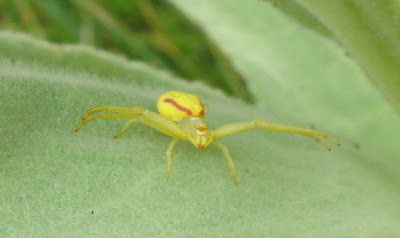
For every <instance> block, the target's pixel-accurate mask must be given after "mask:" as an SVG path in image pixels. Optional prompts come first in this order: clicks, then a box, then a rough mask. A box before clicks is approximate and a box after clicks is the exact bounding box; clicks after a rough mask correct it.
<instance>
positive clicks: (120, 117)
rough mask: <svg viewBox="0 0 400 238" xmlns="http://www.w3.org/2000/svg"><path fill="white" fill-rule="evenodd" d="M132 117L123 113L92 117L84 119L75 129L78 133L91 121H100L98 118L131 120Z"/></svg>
mask: <svg viewBox="0 0 400 238" xmlns="http://www.w3.org/2000/svg"><path fill="white" fill-rule="evenodd" d="M131 117H132V115H129V114H121V113H102V114H98V115H94V116H90V117H84V118H83V119H82V121H81V123H79V125H78V126H77V127H76V128H75V131H76V132H78V131H79V130H80V129H81V127H82V126H83V125H85V124H86V123H88V122H89V121H91V120H94V119H98V118H104V119H129V118H131Z"/></svg>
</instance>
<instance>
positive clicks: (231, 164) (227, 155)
mask: <svg viewBox="0 0 400 238" xmlns="http://www.w3.org/2000/svg"><path fill="white" fill-rule="evenodd" d="M213 143H214V144H215V145H216V146H218V147H219V148H220V149H221V150H222V152H223V153H224V156H225V158H226V161H227V162H228V165H229V167H230V168H231V171H232V177H233V180H234V181H235V185H236V186H237V185H238V184H239V183H238V180H237V177H236V169H235V164H234V163H233V160H232V157H231V155H230V154H229V150H228V148H227V147H226V146H225V145H224V144H222V143H221V142H220V141H218V140H214V141H213Z"/></svg>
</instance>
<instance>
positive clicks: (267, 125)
mask: <svg viewBox="0 0 400 238" xmlns="http://www.w3.org/2000/svg"><path fill="white" fill-rule="evenodd" d="M253 128H258V129H262V130H269V131H279V132H285V133H295V134H300V135H303V136H307V137H310V138H312V139H313V140H315V141H317V142H320V143H321V144H322V145H323V146H324V147H325V148H326V149H328V150H331V148H330V147H329V146H328V145H327V144H326V143H325V142H323V141H321V140H320V139H319V138H318V137H317V136H321V137H323V138H325V139H328V140H330V141H332V142H333V143H334V144H336V145H340V144H339V142H337V141H336V140H335V139H333V138H332V137H330V136H328V135H327V134H325V133H322V132H319V131H315V130H309V129H304V128H299V127H293V126H286V125H282V124H276V123H272V122H268V121H265V120H262V119H256V120H253V121H249V122H235V123H230V124H226V125H223V126H221V127H218V128H217V129H216V130H214V138H219V137H223V136H227V135H231V134H235V133H239V132H243V131H248V130H250V129H253Z"/></svg>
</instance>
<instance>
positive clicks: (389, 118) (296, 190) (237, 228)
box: [0, 1, 400, 237]
mask: <svg viewBox="0 0 400 238" xmlns="http://www.w3.org/2000/svg"><path fill="white" fill-rule="evenodd" d="M176 3H177V4H178V2H177V1H176ZM190 3H191V4H192V6H190V7H189V6H186V5H185V4H190ZM180 4H181V5H179V6H180V7H181V8H182V9H185V12H187V13H188V14H189V13H190V14H192V16H193V17H194V19H196V21H198V22H199V25H201V26H202V27H204V28H205V29H207V32H208V33H209V34H210V36H211V37H212V38H213V39H214V40H215V41H216V42H217V43H218V44H219V45H221V47H222V48H223V50H225V52H226V53H227V54H228V56H229V57H230V58H231V59H232V60H233V62H234V64H235V65H236V67H237V68H238V70H240V71H241V72H242V73H243V74H244V75H245V76H246V78H247V79H248V80H249V85H250V87H251V89H252V90H253V92H254V95H256V96H257V99H258V104H257V105H248V104H245V103H243V102H241V101H239V100H237V99H232V98H228V97H226V96H224V95H223V94H222V93H220V92H217V91H215V90H212V89H210V88H209V87H207V86H204V85H202V84H199V83H195V84H190V83H187V82H184V81H181V80H179V79H177V78H175V77H173V76H172V75H169V74H167V73H165V72H161V71H159V70H156V69H153V68H151V67H149V66H147V65H145V64H143V63H136V62H127V61H125V60H124V59H121V58H118V57H115V56H113V55H110V54H107V53H104V52H99V51H95V50H92V49H90V48H86V47H82V46H57V45H52V44H48V43H45V42H41V41H36V40H33V39H31V38H30V37H27V36H24V35H19V34H12V33H7V32H3V33H0V47H1V48H0V55H1V56H2V57H1V60H0V69H1V70H0V88H1V89H2V93H1V94H0V110H1V112H2V113H1V114H0V133H1V139H0V145H1V149H0V160H1V163H0V171H1V172H0V176H1V178H0V181H1V182H0V217H2V219H0V236H6V237H7V236H8V237H10V236H11V237H18V236H39V237H42V236H53V237H60V236H66V237H70V236H76V235H77V234H78V236H95V237H99V236H104V237H115V236H116V237H121V236H122V237H124V236H125V237H126V236H131V237H151V236H156V237H179V236H181V237H188V236H189V237H396V236H399V235H400V229H399V227H398V224H399V222H400V205H399V203H398V201H399V199H400V189H399V188H400V183H399V181H400V163H399V161H398V159H397V158H398V155H399V153H398V150H396V139H397V137H398V136H397V135H398V134H399V132H400V123H399V119H398V118H397V117H396V114H395V113H394V112H393V111H392V109H391V107H390V106H389V105H388V104H387V102H386V101H385V100H384V99H383V98H382V97H381V96H380V94H379V93H378V92H377V90H376V89H375V88H374V87H372V86H371V85H370V84H368V82H367V81H366V80H365V77H364V76H363V74H362V73H361V72H360V70H359V69H358V68H357V67H356V66H355V64H354V63H352V62H351V61H349V60H348V59H346V57H344V56H343V55H342V54H340V52H341V50H340V48H338V47H337V46H335V45H334V44H332V42H329V41H327V40H324V39H321V38H320V36H317V35H314V34H313V33H310V32H309V31H308V30H305V29H304V28H302V27H301V26H299V25H297V23H294V22H293V21H291V20H290V19H288V18H285V17H284V16H282V15H281V14H280V13H278V12H276V11H275V10H273V9H270V8H269V7H268V6H267V5H266V4H264V3H261V2H247V1H241V2H240V3H239V2H236V3H235V5H234V6H235V8H234V7H233V4H226V3H225V4H224V2H223V1H221V2H219V1H214V2H212V3H211V2H207V1H202V2H198V1H196V4H197V5H194V2H191V1H187V2H186V1H185V2H183V1H182V2H180ZM193 6H196V7H195V8H194V7H193ZM239 6H240V7H239ZM190 8H193V9H191V10H190ZM195 10H196V11H195ZM195 12H198V13H195ZM250 13H251V14H250ZM201 15H204V16H201ZM211 23H214V24H211ZM267 23H268V29H269V28H273V29H272V30H275V34H271V33H268V32H265V31H264V30H265V29H266V24H267ZM295 33H296V34H295ZM298 34H299V35H298ZM265 36H269V37H265ZM289 36H291V37H289ZM294 36H299V37H294ZM229 37H230V38H229ZM228 39H230V40H228ZM232 39H234V40H232ZM290 39H292V41H290ZM296 46H297V47H296ZM305 46H306V47H307V48H303V47H305ZM310 52H312V54H313V55H312V57H301V55H306V53H310ZM301 53H302V54H301ZM310 65H311V66H310ZM323 76H324V77H323ZM349 78H351V79H352V80H349ZM322 79H323V80H322ZM354 88H357V90H358V92H354ZM171 89H178V90H184V91H188V92H191V93H195V94H198V95H199V96H200V98H201V99H202V100H203V101H205V102H206V103H208V105H209V113H208V115H207V118H206V122H207V123H208V124H209V126H210V128H216V127H217V126H219V125H222V124H225V123H229V122H234V121H244V120H251V119H253V118H264V119H266V120H270V121H274V122H278V123H279V122H280V123H282V122H283V123H289V124H294V125H296V126H303V127H309V126H311V125H313V126H314V127H316V128H317V129H319V130H322V131H324V132H327V133H328V134H330V135H332V136H334V137H335V138H337V139H339V140H340V142H341V143H342V146H341V147H335V148H333V150H332V151H331V152H328V151H326V150H325V149H324V148H323V147H322V146H321V145H320V144H318V143H315V142H314V141H312V140H310V139H309V138H305V137H302V136H295V135H288V134H281V133H275V132H263V131H250V132H246V133H243V134H238V135H235V136H230V137H226V138H223V139H222V142H224V143H225V144H226V145H227V146H228V148H229V149H230V151H231V153H232V156H233V159H234V161H235V165H236V168H237V172H238V179H239V186H238V187H235V186H234V183H233V181H232V179H231V175H230V172H229V168H228V165H227V164H226V162H225V161H224V158H223V155H222V152H221V151H220V150H218V149H217V148H216V147H214V146H210V147H209V148H208V149H207V150H198V149H195V148H194V147H193V146H192V145H190V144H189V143H187V142H180V143H179V144H178V145H177V147H176V149H175V150H174V152H173V155H172V156H173V167H172V174H171V179H170V180H169V181H168V182H167V181H165V168H166V163H165V150H166V148H167V146H168V143H169V141H170V138H168V137H167V136H165V135H162V134H161V133H159V132H157V131H154V130H152V129H151V128H148V127H145V126H143V125H140V124H137V125H134V126H132V127H131V128H129V129H128V131H127V132H126V133H125V134H124V135H123V136H121V138H119V139H117V140H114V139H113V138H112V136H113V135H114V134H115V133H116V132H118V130H119V129H120V128H121V126H122V125H123V124H124V122H123V121H104V120H103V121H101V120H98V121H93V122H90V123H89V124H88V125H85V126H84V127H83V128H82V130H81V132H79V133H75V132H74V127H75V126H76V124H77V123H79V121H80V119H81V117H82V115H83V113H84V112H85V111H86V110H88V109H90V108H92V107H94V106H100V105H110V104H112V105H121V106H130V105H142V106H145V107H147V108H149V109H151V110H155V102H156V100H157V97H158V96H159V94H161V93H162V92H164V91H166V90H171ZM351 89H353V90H351ZM367 109H368V110H367Z"/></svg>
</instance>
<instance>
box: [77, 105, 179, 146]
mask: <svg viewBox="0 0 400 238" xmlns="http://www.w3.org/2000/svg"><path fill="white" fill-rule="evenodd" d="M95 112H101V113H99V114H97V115H93V116H89V115H91V114H93V113H95ZM98 118H104V119H128V120H129V121H128V122H127V123H126V124H125V125H124V127H123V128H122V129H121V131H120V132H118V133H117V134H116V135H115V136H116V137H118V136H120V135H121V134H122V133H123V132H124V131H125V130H126V129H127V128H128V126H129V125H130V124H132V123H134V122H135V121H139V122H141V123H143V124H145V125H147V126H150V127H152V128H154V129H156V130H158V131H160V132H162V133H164V134H167V135H168V136H171V137H174V138H179V139H186V134H185V131H184V130H183V129H182V128H180V127H179V126H178V125H177V124H176V123H175V122H173V121H170V120H168V119H167V118H165V117H163V116H161V115H160V114H158V113H155V112H152V111H149V110H147V109H146V108H144V107H141V106H134V107H118V106H102V107H96V108H93V109H91V110H89V111H88V112H87V113H85V115H84V116H83V119H82V121H81V123H79V125H78V126H77V127H76V128H75V131H77V132H78V131H79V130H80V128H81V127H82V126H83V125H84V124H86V123H87V122H89V121H91V120H94V119H98Z"/></svg>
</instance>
